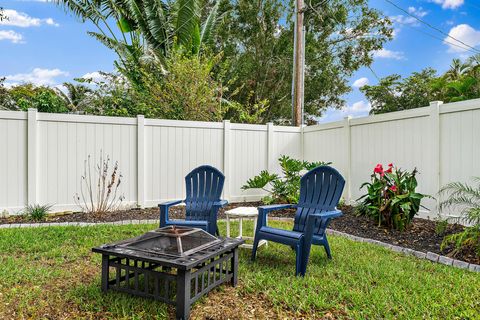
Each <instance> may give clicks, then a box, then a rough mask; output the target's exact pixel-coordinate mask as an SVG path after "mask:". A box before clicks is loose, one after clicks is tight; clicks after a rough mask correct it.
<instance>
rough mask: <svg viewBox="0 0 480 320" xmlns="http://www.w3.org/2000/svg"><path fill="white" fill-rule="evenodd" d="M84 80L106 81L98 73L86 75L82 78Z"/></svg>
mask: <svg viewBox="0 0 480 320" xmlns="http://www.w3.org/2000/svg"><path fill="white" fill-rule="evenodd" d="M82 78H83V79H92V80H93V81H101V80H104V79H105V77H104V76H103V75H102V74H101V73H100V72H98V71H94V72H89V73H85V74H84V75H83V76H82Z"/></svg>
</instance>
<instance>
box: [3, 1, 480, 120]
mask: <svg viewBox="0 0 480 320" xmlns="http://www.w3.org/2000/svg"><path fill="white" fill-rule="evenodd" d="M392 1H393V2H394V3H396V4H397V5H398V6H400V7H402V8H404V9H405V10H407V11H408V12H410V13H411V14H412V15H414V16H417V17H419V18H421V19H423V20H425V21H427V22H428V23H430V24H431V25H433V26H435V27H437V28H439V29H441V30H442V31H444V32H445V34H449V35H451V36H453V37H454V38H457V39H459V40H461V41H463V42H464V43H466V44H468V45H470V46H472V47H479V46H480V19H478V17H479V16H480V2H479V1H477V0H411V1H406V0H392ZM370 4H371V6H372V7H375V8H378V9H380V10H382V11H383V12H384V13H385V14H386V15H388V16H389V17H391V19H392V20H393V21H394V29H395V37H394V39H393V40H392V41H390V42H389V43H387V44H386V45H385V48H384V50H382V51H380V52H377V53H376V54H375V62H374V64H373V65H372V69H373V71H374V72H375V73H376V74H377V75H378V76H379V77H384V76H387V75H389V74H392V73H398V74H401V75H404V76H406V75H409V74H410V73H411V72H413V71H419V70H421V69H423V68H425V67H433V68H435V69H437V70H438V71H439V72H443V71H445V70H446V69H448V67H449V65H450V62H451V60H452V59H453V58H456V57H460V58H465V57H467V56H469V55H470V54H471V53H469V52H468V51H466V50H465V49H464V46H463V45H462V44H461V43H458V42H455V40H452V39H449V38H447V36H446V35H445V34H442V33H439V32H437V31H435V30H432V29H430V28H428V27H427V26H425V25H423V24H421V23H419V22H418V21H417V20H415V19H413V18H412V17H411V16H409V15H407V14H405V13H404V12H401V11H400V10H398V9H397V8H395V7H394V6H392V5H391V4H389V3H388V2H387V1H386V0H371V1H370ZM0 6H1V7H4V9H6V14H7V16H9V17H10V20H9V21H4V22H3V23H1V24H0V77H7V80H6V82H7V84H10V85H12V84H15V83H21V82H26V81H28V82H33V83H37V84H44V85H50V86H56V85H60V84H61V83H62V82H64V81H71V80H72V79H73V78H76V77H82V76H84V75H86V74H92V73H94V72H96V71H99V70H101V71H107V72H109V71H113V60H114V59H115V55H114V54H113V52H112V51H111V50H109V49H107V48H105V47H104V46H102V45H101V44H100V43H99V42H97V41H96V40H94V39H93V38H91V37H90V36H88V35H87V34H86V31H87V30H94V27H93V26H91V25H90V24H88V23H85V24H83V23H81V22H80V21H78V19H76V18H74V17H72V16H71V15H70V14H67V13H65V12H64V11H63V10H62V9H61V8H59V7H57V6H55V5H54V4H52V3H48V2H47V1H45V0H7V1H5V0H0ZM425 32H426V33H429V34H431V35H433V36H435V37H436V38H438V39H435V38H433V37H430V36H428V35H425V34H424V33H425ZM445 39H446V41H448V42H450V43H456V44H457V45H458V46H460V47H458V46H453V45H451V44H449V43H446V41H445ZM350 83H351V85H352V86H353V91H352V93H350V94H349V95H348V96H347V97H346V98H347V105H346V106H345V108H344V109H343V110H328V111H327V112H326V113H325V116H324V117H322V118H321V119H320V121H321V122H330V121H335V120H339V119H342V118H343V117H345V116H348V115H351V116H353V117H359V116H365V115H367V114H368V110H369V105H368V103H367V101H366V99H365V97H364V96H363V94H362V93H361V92H360V91H359V89H358V86H359V85H362V84H366V83H369V84H375V83H377V79H376V78H375V76H374V74H373V73H372V72H371V71H370V70H369V69H367V68H362V69H361V70H359V71H358V72H356V73H355V75H354V76H353V77H352V79H351V82H350ZM305 85H308V83H306V84H305Z"/></svg>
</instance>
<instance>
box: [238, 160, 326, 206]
mask: <svg viewBox="0 0 480 320" xmlns="http://www.w3.org/2000/svg"><path fill="white" fill-rule="evenodd" d="M278 161H279V162H280V167H281V168H282V173H283V176H279V175H277V174H276V173H269V172H268V171H267V170H263V171H262V172H260V174H259V175H257V176H255V177H253V178H251V179H248V180H247V183H246V184H245V185H243V186H242V190H247V189H263V190H264V191H266V192H268V193H269V194H270V195H269V196H266V197H264V198H263V199H262V201H263V203H265V204H271V203H298V198H299V196H300V178H301V177H302V173H303V172H302V171H305V170H311V169H313V168H316V167H318V166H324V165H329V164H331V162H328V163H327V162H308V161H301V160H297V159H292V158H290V157H288V156H285V155H282V156H281V157H280V158H279V159H278Z"/></svg>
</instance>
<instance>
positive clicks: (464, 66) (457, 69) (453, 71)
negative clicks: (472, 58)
mask: <svg viewBox="0 0 480 320" xmlns="http://www.w3.org/2000/svg"><path fill="white" fill-rule="evenodd" d="M470 68H471V64H470V62H469V61H468V60H467V61H466V62H462V60H460V59H458V58H457V59H453V60H452V64H451V65H450V69H449V70H448V71H447V72H446V73H445V76H446V78H447V79H448V80H459V79H460V78H461V77H462V76H463V75H465V74H467V73H468V72H469V71H470Z"/></svg>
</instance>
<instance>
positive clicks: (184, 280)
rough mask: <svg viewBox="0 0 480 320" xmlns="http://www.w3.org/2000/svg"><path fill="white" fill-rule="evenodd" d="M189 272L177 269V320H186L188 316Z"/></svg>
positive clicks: (189, 302)
mask: <svg viewBox="0 0 480 320" xmlns="http://www.w3.org/2000/svg"><path fill="white" fill-rule="evenodd" d="M190 285H191V273H190V270H180V269H177V299H176V300H177V309H176V312H177V315H176V316H177V319H182V320H188V318H189V316H190V304H191V301H190V291H191V288H190Z"/></svg>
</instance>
